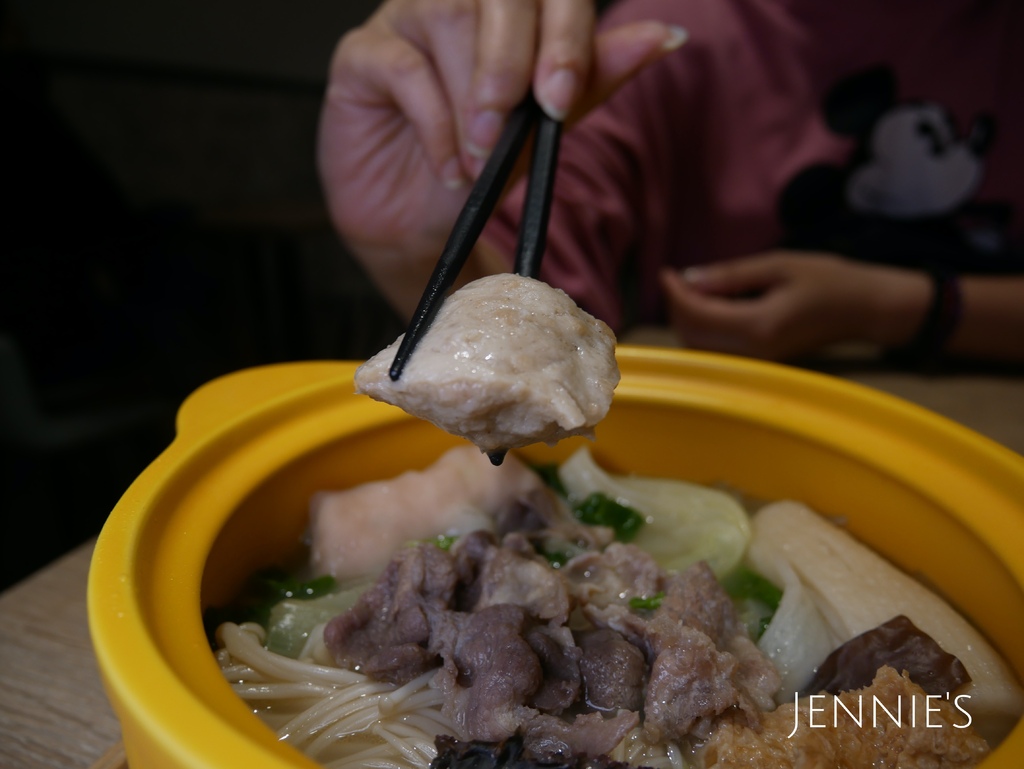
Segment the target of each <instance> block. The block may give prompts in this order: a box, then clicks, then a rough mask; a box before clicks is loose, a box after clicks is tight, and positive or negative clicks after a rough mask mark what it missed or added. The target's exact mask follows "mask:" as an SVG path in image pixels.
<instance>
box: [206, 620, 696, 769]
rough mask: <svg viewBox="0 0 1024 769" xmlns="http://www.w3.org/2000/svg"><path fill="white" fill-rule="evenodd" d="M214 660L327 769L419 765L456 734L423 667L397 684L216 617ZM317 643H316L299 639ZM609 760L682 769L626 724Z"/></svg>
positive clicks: (284, 736) (668, 751)
mask: <svg viewBox="0 0 1024 769" xmlns="http://www.w3.org/2000/svg"><path fill="white" fill-rule="evenodd" d="M217 637H218V639H219V641H220V643H221V646H222V648H221V649H219V650H218V652H217V662H218V664H219V665H220V667H221V671H222V673H223V675H224V678H225V679H226V680H227V681H229V682H230V683H231V685H232V688H233V689H234V691H235V692H236V693H237V694H238V695H239V696H240V697H241V698H242V699H243V700H245V701H246V702H248V703H249V704H250V705H251V706H252V707H253V710H254V711H255V712H256V713H257V714H258V715H259V716H260V718H261V719H263V720H264V721H265V722H266V723H267V724H268V725H269V726H270V727H271V728H273V729H275V730H276V731H277V735H278V738H279V739H281V740H282V741H285V742H288V743H289V744H290V745H292V746H293V747H295V748H296V749H298V750H300V751H302V752H303V753H305V754H306V755H307V756H309V757H310V758H312V759H314V760H316V761H319V762H320V763H321V764H323V765H324V766H325V767H327V768H328V769H427V768H428V767H429V765H430V762H431V761H432V760H433V758H434V757H435V756H436V749H435V747H434V738H435V737H436V736H437V735H439V734H450V735H453V736H456V737H461V736H462V735H461V734H460V733H459V730H458V729H457V727H456V726H455V724H453V723H452V722H451V720H450V719H449V718H447V717H446V716H445V715H444V713H443V712H442V705H443V693H442V692H441V690H440V689H438V688H435V687H433V686H432V685H431V681H432V679H433V677H434V673H433V672H428V673H425V674H423V675H422V676H420V677H418V678H416V679H414V680H412V681H410V682H409V683H407V684H405V685H403V686H395V685H393V684H387V683H381V682H379V681H373V680H372V679H370V678H369V677H368V676H366V675H364V674H362V673H357V672H354V671H351V670H346V669H344V668H337V667H331V666H330V665H325V664H319V663H317V662H316V661H314V660H313V659H309V658H305V659H298V660H293V659H291V658H289V657H284V656H282V655H280V654H275V653H274V652H271V651H269V650H268V649H267V648H266V647H264V646H263V643H264V640H265V637H266V634H265V632H264V630H263V628H261V627H260V626H259V625H256V624H252V623H246V624H243V625H235V624H233V623H224V624H223V625H221V626H220V628H218V630H217ZM307 649H308V650H316V651H317V656H319V651H320V650H321V649H322V641H318V642H317V643H313V642H310V643H307ZM610 758H612V759H614V760H617V761H624V762H626V763H628V764H630V765H632V766H648V767H652V769H686V767H687V761H686V759H685V757H684V755H683V751H681V750H680V749H679V747H678V746H677V745H675V744H671V743H670V744H657V745H656V744H651V743H649V742H647V740H645V739H644V738H643V732H642V730H640V729H634V730H633V731H632V732H630V734H629V735H627V736H626V738H625V739H624V740H623V741H622V742H621V743H620V744H619V745H617V746H616V747H615V749H614V750H613V751H611V753H610Z"/></svg>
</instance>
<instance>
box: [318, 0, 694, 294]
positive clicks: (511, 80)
mask: <svg viewBox="0 0 1024 769" xmlns="http://www.w3.org/2000/svg"><path fill="white" fill-rule="evenodd" d="M681 42H682V40H681V37H680V33H679V30H675V29H672V28H670V27H668V26H666V25H664V24H662V23H660V22H653V21H652V22H638V23H632V24H629V25H626V26H623V27H620V28H617V29H614V30H610V31H608V32H607V33H603V34H602V35H600V36H598V37H596V38H595V36H594V7H593V0H558V1H554V0H486V1H484V0H386V2H385V3H384V4H383V5H382V6H381V7H380V8H379V9H378V10H377V12H376V13H375V14H374V15H373V16H372V17H371V18H370V19H369V20H368V21H367V22H366V23H365V24H364V25H363V26H361V27H359V28H357V29H355V30H353V31H351V32H349V33H348V34H346V35H345V36H344V37H343V38H342V40H341V42H340V43H339V45H338V47H337V49H336V51H335V54H334V56H333V59H332V62H331V67H330V73H329V83H328V88H327V93H326V98H325V101H324V105H323V110H322V114H321V121H320V133H319V141H318V166H319V170H320V174H321V179H322V182H323V185H324V188H325V193H326V197H327V202H328V207H329V209H330V214H331V217H332V220H333V222H334V224H335V226H336V227H337V229H338V230H339V232H340V233H341V235H342V236H343V238H344V239H345V240H346V241H347V243H348V245H349V246H350V248H351V249H352V250H353V252H354V253H355V255H356V256H357V258H359V260H360V261H361V262H362V263H363V265H364V267H365V268H366V269H367V271H368V272H369V274H370V276H371V277H372V278H373V279H374V280H375V281H376V283H377V284H378V286H380V288H381V289H382V290H383V291H384V292H385V294H386V295H387V296H388V298H389V299H390V300H391V301H392V304H394V305H395V306H396V308H398V309H400V310H402V311H404V312H406V313H411V311H412V307H414V306H415V301H416V299H418V296H419V292H420V291H422V288H423V285H424V284H425V282H426V278H427V276H428V275H429V273H430V269H431V268H432V266H433V264H434V262H435V261H436V259H437V257H438V256H439V254H440V252H441V250H442V248H443V246H444V243H445V241H446V239H447V237H448V234H449V231H450V229H451V226H452V224H453V223H454V221H455V218H456V216H457V215H458V212H459V210H460V209H461V207H462V205H463V203H464V202H465V199H466V197H467V195H468V192H469V182H470V181H471V180H472V179H473V178H475V176H476V175H478V174H479V172H480V169H481V168H482V165H483V161H484V158H485V157H486V156H487V154H488V153H489V151H490V149H491V148H492V147H493V145H494V143H495V142H496V141H497V138H498V136H499V134H500V131H501V128H502V125H503V124H504V121H505V118H506V116H507V114H508V112H509V111H510V110H511V109H512V108H513V107H514V106H515V105H516V104H518V103H519V102H520V101H521V100H522V99H523V97H524V96H525V95H526V93H527V90H528V89H529V88H530V87H531V85H532V87H533V91H534V94H535V96H536V97H537V99H538V102H539V103H540V104H541V106H542V107H544V109H545V110H546V111H547V112H548V113H549V114H551V115H553V116H555V117H558V118H562V117H565V116H567V115H569V114H570V113H572V114H573V115H578V114H579V112H580V111H581V110H582V109H584V108H585V106H586V105H588V104H592V103H595V102H596V101H599V100H600V99H601V98H602V97H603V96H606V95H607V94H609V93H610V92H611V91H612V90H613V89H614V88H615V87H617V85H618V84H620V83H621V82H622V81H623V80H625V79H626V78H628V77H629V76H630V75H632V74H633V73H635V72H636V71H637V70H639V69H640V68H641V67H642V66H644V65H645V64H647V63H649V62H651V61H653V60H655V59H657V58H659V57H660V56H661V55H663V54H664V53H665V52H666V51H667V50H670V49H671V48H672V47H675V46H676V45H678V44H679V43H681Z"/></svg>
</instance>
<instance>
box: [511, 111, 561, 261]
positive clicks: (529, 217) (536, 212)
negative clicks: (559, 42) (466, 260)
mask: <svg viewBox="0 0 1024 769" xmlns="http://www.w3.org/2000/svg"><path fill="white" fill-rule="evenodd" d="M561 136H562V123H561V121H559V120H554V119H552V118H550V117H548V116H547V115H546V114H544V113H541V115H540V118H539V122H538V123H537V135H536V137H535V138H534V144H533V158H532V159H531V162H530V179H529V182H528V186H527V188H526V198H525V200H524V201H523V217H522V222H521V223H520V226H519V242H518V245H517V246H516V261H515V266H514V268H513V272H515V273H516V274H517V275H525V276H526V277H528V278H536V277H537V276H538V275H539V274H540V260H541V257H543V256H544V246H545V245H546V243H547V235H548V217H549V216H550V215H551V196H552V193H553V191H554V187H555V167H556V166H557V165H558V145H559V140H560V138H561Z"/></svg>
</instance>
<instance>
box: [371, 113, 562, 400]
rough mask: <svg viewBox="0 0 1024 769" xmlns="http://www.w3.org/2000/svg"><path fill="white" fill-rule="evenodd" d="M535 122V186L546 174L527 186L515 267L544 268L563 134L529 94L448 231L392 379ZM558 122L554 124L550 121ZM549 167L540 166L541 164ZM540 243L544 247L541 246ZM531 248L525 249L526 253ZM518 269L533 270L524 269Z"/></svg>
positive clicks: (466, 255) (488, 211) (445, 288)
mask: <svg viewBox="0 0 1024 769" xmlns="http://www.w3.org/2000/svg"><path fill="white" fill-rule="evenodd" d="M535 123H539V125H538V142H537V146H538V147H541V146H542V145H543V147H544V148H545V149H542V150H535V152H534V157H533V166H534V167H533V168H531V171H530V178H531V183H530V190H532V189H533V188H534V186H535V185H534V183H533V177H534V176H535V175H536V176H539V177H542V178H541V180H540V181H539V182H538V186H539V190H536V191H533V193H532V195H531V192H530V190H528V192H527V198H526V203H525V204H524V215H526V214H525V212H526V210H527V209H529V217H530V228H531V232H530V234H529V235H528V236H526V238H525V245H521V246H520V248H519V249H517V256H516V271H517V272H519V267H520V262H522V263H523V269H527V270H531V271H535V270H538V269H539V265H540V255H541V253H542V252H543V248H544V237H545V233H546V230H547V219H548V210H549V209H550V197H551V178H552V177H553V176H554V160H556V159H557V155H558V152H557V144H558V139H559V135H560V126H559V124H558V123H557V121H554V120H551V119H550V118H547V117H546V116H544V114H543V112H542V111H541V109H540V107H539V106H538V105H537V102H536V101H535V100H534V99H533V97H532V96H528V97H527V98H526V99H525V100H524V101H523V102H522V103H521V104H520V105H519V106H518V107H516V109H515V110H513V111H512V113H511V114H510V115H509V118H508V122H507V123H506V124H505V128H504V130H503V131H502V134H501V136H500V137H499V139H498V143H497V144H496V145H495V147H494V150H493V151H492V152H491V156H490V158H489V159H488V160H487V163H486V164H485V165H484V168H483V171H481V173H480V176H479V177H478V178H477V180H476V183H475V184H474V185H473V189H472V190H470V193H469V198H468V199H467V200H466V204H465V206H464V207H463V209H462V211H461V212H460V213H459V217H458V219H456V220H455V225H454V227H453V228H452V232H451V234H450V235H449V237H448V242H447V243H446V244H445V247H444V250H443V251H442V252H441V256H440V258H439V259H438V261H437V265H436V266H435V267H434V272H433V273H432V274H431V276H430V280H429V281H428V282H427V287H426V289H425V290H424V292H423V296H422V297H420V302H419V305H418V306H417V307H416V312H415V313H414V314H413V318H412V321H411V322H410V324H409V328H408V329H407V330H406V332H405V336H404V337H403V338H402V342H401V344H399V346H398V351H397V352H396V353H395V357H394V360H393V361H392V363H391V368H390V369H389V371H388V375H389V376H390V377H391V380H392V381H397V380H398V378H399V377H400V376H401V375H402V370H403V369H404V368H405V364H406V362H408V360H409V357H410V356H411V355H412V352H413V350H414V349H415V348H416V345H417V344H419V342H420V339H421V338H422V337H423V335H424V334H425V333H426V332H427V329H428V328H429V327H430V323H431V322H432V321H433V320H434V316H435V315H437V311H438V310H439V309H440V308H441V304H442V302H444V299H445V296H446V295H447V293H448V291H449V290H450V289H451V287H452V286H453V285H454V284H455V279H456V278H457V277H458V275H459V272H460V271H461V270H462V268H463V267H464V266H465V264H466V260H467V259H468V258H469V254H470V252H471V251H472V250H473V246H474V245H475V244H476V241H477V239H478V238H479V237H480V233H481V232H482V231H483V228H484V225H485V224H486V223H487V219H488V217H490V215H491V212H492V211H493V210H494V206H495V205H496V204H497V202H498V199H499V198H500V197H501V193H502V190H503V189H504V187H505V183H506V182H507V181H508V178H509V176H510V175H511V173H512V170H513V168H515V165H516V161H517V160H518V158H519V155H520V153H521V152H522V151H523V146H524V144H525V143H526V139H527V137H528V136H529V133H530V129H531V128H532V127H533V125H534V124H535ZM549 123H550V124H554V128H555V130H552V127H551V126H550V125H548V124H549ZM547 164H550V168H542V169H538V168H537V166H538V165H541V166H546V165H547ZM533 196H539V197H540V198H542V199H543V200H542V201H538V202H537V203H534V201H533ZM520 243H521V244H523V243H524V235H523V233H520ZM538 246H539V250H538ZM524 249H525V251H526V253H525V255H521V254H522V252H523V251H524ZM519 274H528V273H525V272H520V273H519Z"/></svg>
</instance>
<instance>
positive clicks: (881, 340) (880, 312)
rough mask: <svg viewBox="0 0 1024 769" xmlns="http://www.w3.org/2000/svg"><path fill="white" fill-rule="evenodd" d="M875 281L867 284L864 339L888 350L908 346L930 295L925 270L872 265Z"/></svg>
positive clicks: (927, 306) (928, 281)
mask: <svg viewBox="0 0 1024 769" xmlns="http://www.w3.org/2000/svg"><path fill="white" fill-rule="evenodd" d="M870 269H872V270H873V272H874V275H875V278H876V280H875V281H874V282H873V285H869V287H868V291H867V295H866V296H865V303H866V305H867V307H868V308H869V312H868V318H867V324H866V325H867V328H866V333H865V336H866V337H867V341H869V342H872V343H873V344H877V345H879V346H880V347H882V348H886V349H891V348H897V347H902V346H904V345H907V344H909V343H910V342H911V340H913V338H914V335H915V334H916V333H917V331H918V329H919V328H920V327H921V323H922V322H923V321H924V318H925V316H926V315H927V312H928V308H929V305H930V303H931V297H932V292H933V289H932V282H931V280H930V278H929V277H928V275H927V273H925V272H923V271H918V270H905V269H899V268H892V267H877V266H872V267H871V268H870Z"/></svg>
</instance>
